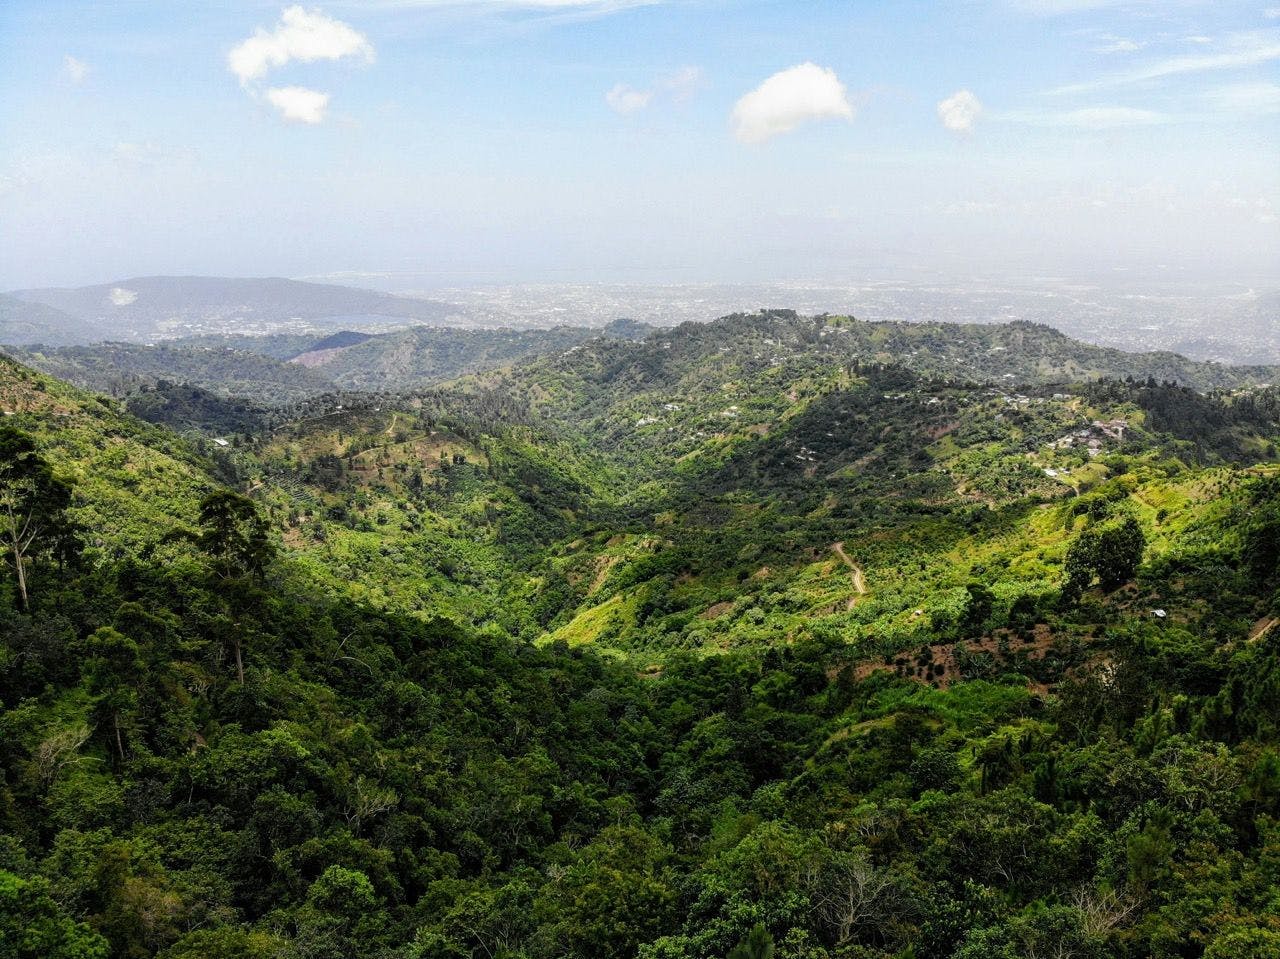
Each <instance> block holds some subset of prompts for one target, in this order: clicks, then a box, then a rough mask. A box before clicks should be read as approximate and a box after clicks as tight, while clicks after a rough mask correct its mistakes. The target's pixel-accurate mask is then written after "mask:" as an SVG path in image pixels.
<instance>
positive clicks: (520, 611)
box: [0, 311, 1280, 959]
mask: <svg viewBox="0 0 1280 959" xmlns="http://www.w3.org/2000/svg"><path fill="white" fill-rule="evenodd" d="M300 357H305V358H307V361H306V362H291V360H294V359H297V358H300ZM37 368H38V370H39V371H37ZM1273 373H1274V371H1273V370H1272V369H1271V368H1264V367H1254V368H1240V367H1229V366H1221V365H1217V364H1211V363H1196V362H1192V361H1189V360H1186V359H1183V358H1182V357H1178V356H1175V355H1173V354H1129V353H1122V352H1120V351H1116V350H1109V349H1102V348H1099V347H1093V346H1088V345H1085V344H1082V343H1079V342H1076V341H1073V340H1070V339H1068V338H1066V337H1064V336H1062V335H1061V334H1059V333H1056V332H1055V331H1053V330H1051V329H1049V328H1047V327H1041V326H1036V325H1032V324H1025V323H1013V324H1002V325H990V326H947V325H944V324H918V325H917V324H907V323H864V322H861V321H858V320H854V319H851V318H846V317H832V316H821V317H804V316H800V315H797V314H795V313H793V312H790V311H767V312H762V313H758V314H751V315H735V316H731V317H726V318H724V319H722V320H719V321H716V322H714V323H709V324H685V325H682V326H679V327H675V328H671V329H648V328H641V327H639V326H638V325H635V324H617V325H615V326H614V327H611V328H609V329H607V330H605V331H604V332H603V335H601V334H599V333H598V332H592V333H589V332H588V331H585V330H581V331H579V330H576V329H570V328H560V329H557V330H551V331H542V332H531V331H525V332H521V333H511V332H508V331H499V332H496V333H495V332H492V331H488V332H486V331H475V332H468V331H457V330H437V331H428V330H426V329H425V328H423V329H418V330H410V331H402V332H400V333H391V334H378V335H374V336H368V335H364V334H346V333H342V334H338V335H337V336H336V337H329V338H327V339H310V338H308V337H306V336H302V337H298V336H295V334H288V335H285V334H278V335H276V336H274V337H269V338H265V339H263V340H261V341H257V342H254V341H251V340H249V339H247V338H246V339H244V340H243V341H237V342H235V343H231V342H226V343H216V344H215V343H212V342H194V341H193V342H191V343H186V344H183V343H181V342H178V343H176V344H171V345H165V346H163V347H142V346H137V345H127V346H126V345H106V346H99V347H67V348H46V347H38V348H37V347H32V348H28V349H26V350H23V351H13V358H12V359H0V410H2V411H3V420H2V421H0V451H3V453H4V457H5V461H4V462H3V463H0V507H3V510H4V513H3V516H0V533H2V534H3V546H4V549H5V551H6V556H7V558H8V559H7V562H8V566H7V570H6V574H5V576H4V578H3V579H2V580H0V730H2V731H3V735H2V736H0V827H2V828H0V943H3V944H4V946H5V948H6V949H10V950H11V951H12V954H14V955H16V956H22V957H28V956H29V957H35V956H49V957H105V956H121V957H152V956H154V957H163V959H196V957H217V959H241V957H243V959H276V957H280V959H283V957H291V959H292V957H299V959H301V957H308V959H310V957H317V959H328V957H333V959H350V957H371V959H373V957H376V959H463V957H465V959H500V957H502V959H560V957H582V959H596V957H604V959H614V957H617V959H633V957H634V959H722V957H727V956H730V955H733V956H743V955H747V956H766V955H772V956H774V957H776V959H821V957H837V959H891V957H892V959H925V957H954V959H980V957H981V959H986V957H1009V959H1013V957H1045V956H1057V957H1068V956H1070V957H1082V959H1110V957H1116V959H1138V957H1161V959H1184V957H1185V959H1198V957H1206V959H1228V957H1244V959H1274V957H1275V956H1277V955H1280V920H1277V918H1276V917H1277V916H1280V891H1278V890H1280V728H1278V722H1280V719H1278V717H1280V629H1276V628H1273V627H1274V624H1275V622H1276V621H1277V618H1280V458H1278V457H1277V452H1276V443H1277V442H1280V390H1278V389H1276V388H1274V387H1273V386H1271V385H1269V384H1271V383H1273V382H1275V380H1274V377H1273ZM51 374H52V375H51ZM55 376H61V377H65V379H58V378H55ZM68 379H69V380H73V381H75V382H76V383H77V384H80V385H72V384H71V383H69V382H67V381H66V380H68ZM86 386H88V387H92V388H96V389H99V390H103V391H107V392H112V393H114V394H115V395H112V396H105V395H100V394H97V393H93V392H89V391H87V390H86V389H85V387H86ZM19 573H21V577H19ZM24 592H25V597H24Z"/></svg>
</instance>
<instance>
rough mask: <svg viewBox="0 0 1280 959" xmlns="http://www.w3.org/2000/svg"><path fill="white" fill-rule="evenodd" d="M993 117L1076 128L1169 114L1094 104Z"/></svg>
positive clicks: (1137, 122)
mask: <svg viewBox="0 0 1280 959" xmlns="http://www.w3.org/2000/svg"><path fill="white" fill-rule="evenodd" d="M996 119H999V120H1009V121H1011V122H1013V123H1032V124H1035V125H1037V126H1046V127H1071V128H1073V129H1077V130H1115V129H1118V128H1120V127H1131V126H1150V125H1152V124H1157V123H1167V122H1169V121H1170V119H1172V118H1171V117H1170V116H1169V115H1168V114H1166V113H1157V112H1156V111H1155V110H1141V109H1138V108H1136V107H1121V106H1097V107H1083V108H1081V109H1079V110H1063V111H1060V112H1056V113H1002V114H1000V115H999V116H998V117H996Z"/></svg>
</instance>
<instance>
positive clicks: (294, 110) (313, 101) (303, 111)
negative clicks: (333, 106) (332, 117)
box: [267, 87, 329, 123]
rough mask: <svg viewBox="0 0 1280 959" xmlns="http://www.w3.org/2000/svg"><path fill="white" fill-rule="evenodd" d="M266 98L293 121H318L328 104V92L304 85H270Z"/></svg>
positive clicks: (286, 117)
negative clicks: (310, 88)
mask: <svg viewBox="0 0 1280 959" xmlns="http://www.w3.org/2000/svg"><path fill="white" fill-rule="evenodd" d="M267 100H268V102H270V104H271V105H272V106H273V107H275V108H276V109H277V110H279V111H280V115H281V116H282V117H284V118H285V119H286V120H289V121H291V122H293V123H320V122H322V121H323V120H324V113H325V110H326V109H327V108H328V106H329V94H327V93H321V92H320V91H319V90H308V89H307V88H306V87H272V88H271V89H270V90H268V91H267Z"/></svg>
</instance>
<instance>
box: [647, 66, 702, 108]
mask: <svg viewBox="0 0 1280 959" xmlns="http://www.w3.org/2000/svg"><path fill="white" fill-rule="evenodd" d="M658 86H659V87H660V88H661V89H662V90H665V91H666V92H667V94H668V95H669V96H670V97H671V99H673V100H675V101H676V103H685V102H687V101H689V100H690V99H692V97H693V95H694V94H695V93H697V92H698V88H699V87H700V86H702V68H701V67H681V68H680V69H679V70H675V71H673V72H672V73H668V74H667V75H666V76H663V77H659V79H658Z"/></svg>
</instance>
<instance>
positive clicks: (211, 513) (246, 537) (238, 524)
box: [198, 490, 275, 579]
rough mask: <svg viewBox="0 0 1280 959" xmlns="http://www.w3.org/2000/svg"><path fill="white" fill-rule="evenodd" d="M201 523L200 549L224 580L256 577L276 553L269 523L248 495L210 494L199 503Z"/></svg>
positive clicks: (221, 491) (221, 492)
mask: <svg viewBox="0 0 1280 959" xmlns="http://www.w3.org/2000/svg"><path fill="white" fill-rule="evenodd" d="M200 525H201V527H203V529H202V531H201V533H200V537H199V540H198V542H199V544H200V548H201V549H203V550H204V551H205V553H206V554H208V556H209V558H210V559H211V560H212V561H213V566H214V569H215V570H216V571H217V573H218V575H219V576H221V577H222V578H223V579H236V578H240V577H243V576H248V577H251V578H257V577H259V576H261V575H262V573H263V572H264V571H265V570H266V568H267V566H268V565H269V564H270V563H271V560H272V559H273V558H274V556H275V547H274V546H273V545H272V543H271V539H270V537H269V533H270V529H271V527H270V524H269V523H268V522H267V521H266V519H264V518H263V516H262V514H261V513H259V512H258V507H257V506H256V505H255V504H254V502H253V500H251V499H249V498H248V497H247V496H241V495H240V494H239V493H233V492H231V491H230V490H218V491H216V492H214V493H210V494H209V495H208V496H206V497H205V498H204V500H203V501H202V502H201V503H200Z"/></svg>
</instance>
